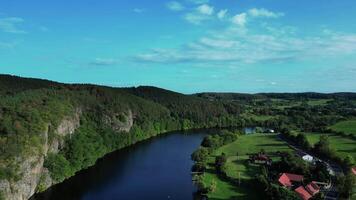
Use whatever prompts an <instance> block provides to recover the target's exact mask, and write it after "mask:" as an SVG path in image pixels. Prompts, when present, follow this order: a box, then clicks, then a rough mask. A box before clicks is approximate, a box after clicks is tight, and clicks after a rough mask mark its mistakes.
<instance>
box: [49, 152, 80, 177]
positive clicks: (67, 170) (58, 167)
mask: <svg viewBox="0 0 356 200" xmlns="http://www.w3.org/2000/svg"><path fill="white" fill-rule="evenodd" d="M44 166H45V167H46V168H47V169H48V170H49V171H50V172H51V177H52V178H53V179H54V180H55V181H56V182H62V181H63V180H64V179H66V178H67V177H70V176H72V175H73V174H74V173H73V172H72V170H71V167H70V163H69V162H68V160H66V158H65V157H64V156H63V155H61V154H53V153H51V154H49V155H48V156H47V158H46V160H45V163H44Z"/></svg>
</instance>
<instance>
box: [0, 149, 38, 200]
mask: <svg viewBox="0 0 356 200" xmlns="http://www.w3.org/2000/svg"><path fill="white" fill-rule="evenodd" d="M43 162H44V157H43V156H40V157H38V156H33V157H30V158H27V159H25V160H23V162H21V165H20V171H21V172H22V176H21V179H20V180H19V181H17V182H15V183H11V182H8V181H7V180H2V181H0V190H1V191H2V192H3V195H4V197H5V199H8V200H26V199H29V198H30V197H31V196H32V195H33V194H34V193H35V190H36V187H37V184H38V181H39V178H40V176H41V173H42V168H43Z"/></svg>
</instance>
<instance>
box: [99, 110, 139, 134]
mask: <svg viewBox="0 0 356 200" xmlns="http://www.w3.org/2000/svg"><path fill="white" fill-rule="evenodd" d="M133 121H134V120H133V114H132V111H131V110H128V111H127V112H122V113H115V114H113V115H110V116H109V115H105V116H104V117H103V122H104V123H105V124H106V125H108V126H109V127H111V128H112V129H113V130H114V131H117V132H129V131H130V130H131V127H132V125H133Z"/></svg>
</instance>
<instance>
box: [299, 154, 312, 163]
mask: <svg viewBox="0 0 356 200" xmlns="http://www.w3.org/2000/svg"><path fill="white" fill-rule="evenodd" d="M302 159H303V160H304V161H306V162H313V160H314V158H313V156H311V155H309V154H306V155H304V156H303V157H302Z"/></svg>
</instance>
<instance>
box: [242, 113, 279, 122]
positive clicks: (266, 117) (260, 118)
mask: <svg viewBox="0 0 356 200" xmlns="http://www.w3.org/2000/svg"><path fill="white" fill-rule="evenodd" d="M242 116H243V117H246V118H251V119H253V120H256V121H266V120H269V119H272V118H274V116H270V115H255V114H251V113H245V114H242Z"/></svg>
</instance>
